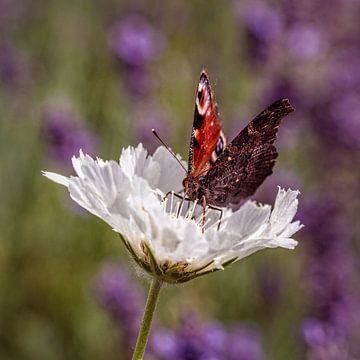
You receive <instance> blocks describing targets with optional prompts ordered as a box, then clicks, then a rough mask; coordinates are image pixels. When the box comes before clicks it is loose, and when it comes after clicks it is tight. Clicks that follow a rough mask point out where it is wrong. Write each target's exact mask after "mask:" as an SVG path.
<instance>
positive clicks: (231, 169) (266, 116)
mask: <svg viewBox="0 0 360 360" xmlns="http://www.w3.org/2000/svg"><path fill="white" fill-rule="evenodd" d="M292 111H294V108H293V107H292V106H291V104H290V102H289V100H288V99H281V100H278V101H276V102H274V103H273V104H272V105H270V106H269V107H268V108H267V109H265V110H264V111H263V112H261V113H260V114H259V115H257V116H256V117H255V118H254V119H253V120H251V121H250V123H249V124H248V125H247V126H246V127H245V128H244V129H243V130H242V131H241V132H240V133H239V134H238V135H237V136H236V137H235V138H234V139H233V140H232V141H231V142H230V143H229V144H228V145H226V138H225V136H224V134H223V132H222V129H221V121H220V117H219V113H218V109H217V104H216V101H215V97H214V92H213V91H212V89H211V86H210V82H209V77H208V74H207V71H206V69H203V70H202V72H201V75H200V80H199V84H198V87H197V93H196V100H195V112H194V122H193V127H192V133H191V140H190V148H189V165H188V170H187V175H186V177H185V178H184V180H183V186H184V195H185V198H186V199H188V200H190V201H195V200H198V201H200V203H201V204H202V205H203V207H205V206H206V205H210V206H218V207H224V206H229V205H236V204H239V203H240V202H241V201H242V200H243V199H246V198H248V197H249V196H251V195H253V194H254V193H255V191H256V190H257V188H258V187H259V186H260V185H261V184H262V183H263V182H264V180H265V178H266V177H267V176H269V175H270V174H272V168H273V166H274V164H275V159H276V158H277V156H278V153H277V151H276V148H275V146H274V145H273V143H274V141H275V139H276V136H277V131H278V127H279V125H280V122H281V120H282V119H283V118H284V117H285V116H286V115H288V114H289V113H291V112H292Z"/></svg>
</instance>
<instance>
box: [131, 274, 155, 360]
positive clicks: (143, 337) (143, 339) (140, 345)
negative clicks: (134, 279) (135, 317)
mask: <svg viewBox="0 0 360 360" xmlns="http://www.w3.org/2000/svg"><path fill="white" fill-rule="evenodd" d="M161 286H162V281H161V280H159V279H157V278H156V277H155V276H154V277H153V280H152V282H151V285H150V289H149V294H148V298H147V301H146V305H145V311H144V316H143V319H142V322H141V328H140V332H139V335H138V338H137V340H136V345H135V350H134V354H133V357H132V360H142V359H143V356H144V353H145V349H146V344H147V341H148V338H149V333H150V328H151V323H152V319H153V316H154V312H155V308H156V304H157V301H158V298H159V294H160V290H161Z"/></svg>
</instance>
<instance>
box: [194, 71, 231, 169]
mask: <svg viewBox="0 0 360 360" xmlns="http://www.w3.org/2000/svg"><path fill="white" fill-rule="evenodd" d="M225 142H226V140H225V137H224V135H223V133H222V131H221V121H220V117H219V114H218V110H217V105H216V102H215V97H214V93H213V91H212V89H211V86H210V82H209V77H208V74H207V71H206V70H205V69H203V70H202V72H201V74H200V80H199V84H198V88H197V93H196V100H195V112H194V122H193V128H192V133H191V140H190V148H189V168H188V175H192V176H198V175H199V174H205V173H206V171H207V170H208V169H209V168H210V166H211V165H212V164H213V163H214V162H215V160H216V158H217V157H218V156H219V155H220V154H221V152H222V151H223V149H224V148H225V146H226V143H225Z"/></svg>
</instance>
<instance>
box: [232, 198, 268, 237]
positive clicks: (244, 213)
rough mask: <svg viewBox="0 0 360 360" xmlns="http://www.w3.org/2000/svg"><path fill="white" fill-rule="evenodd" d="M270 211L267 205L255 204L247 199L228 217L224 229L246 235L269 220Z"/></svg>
mask: <svg viewBox="0 0 360 360" xmlns="http://www.w3.org/2000/svg"><path fill="white" fill-rule="evenodd" d="M270 211H271V208H270V206H269V205H257V204H256V203H255V202H252V201H248V202H246V203H245V204H244V205H243V206H241V208H240V209H239V210H237V211H236V212H234V213H233V214H232V215H231V216H230V217H229V218H228V220H227V223H226V230H227V231H234V232H237V233H238V234H239V236H240V237H246V236H248V235H250V234H252V233H254V232H255V231H257V230H258V229H259V227H260V226H262V225H263V224H265V223H266V222H267V221H268V220H269V216H270Z"/></svg>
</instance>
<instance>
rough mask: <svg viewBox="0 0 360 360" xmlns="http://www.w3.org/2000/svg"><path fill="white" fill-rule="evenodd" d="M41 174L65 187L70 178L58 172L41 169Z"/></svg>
mask: <svg viewBox="0 0 360 360" xmlns="http://www.w3.org/2000/svg"><path fill="white" fill-rule="evenodd" d="M42 174H43V175H44V176H45V177H47V178H48V179H50V180H52V181H54V182H56V183H58V184H60V185H64V186H66V187H68V186H69V181H70V178H68V177H66V176H63V175H60V174H56V173H53V172H49V171H42Z"/></svg>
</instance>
